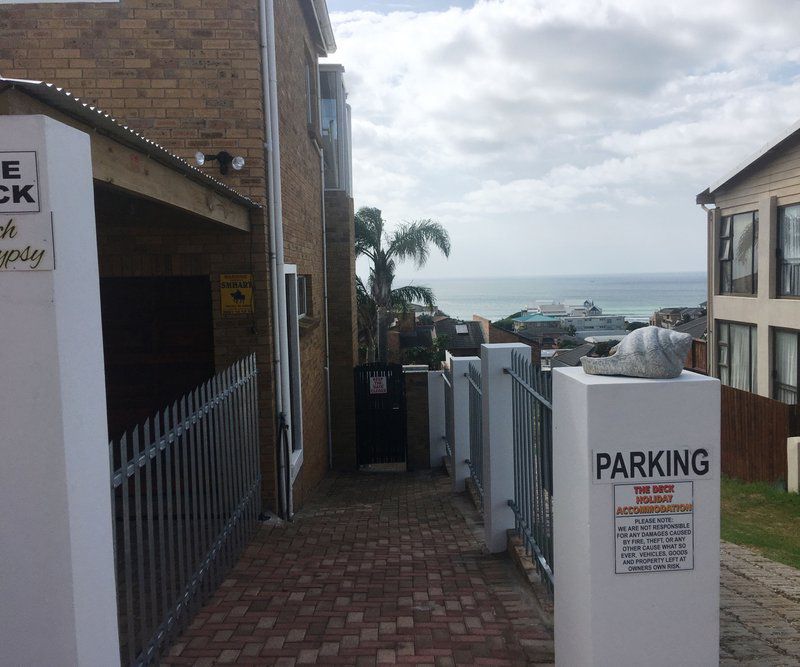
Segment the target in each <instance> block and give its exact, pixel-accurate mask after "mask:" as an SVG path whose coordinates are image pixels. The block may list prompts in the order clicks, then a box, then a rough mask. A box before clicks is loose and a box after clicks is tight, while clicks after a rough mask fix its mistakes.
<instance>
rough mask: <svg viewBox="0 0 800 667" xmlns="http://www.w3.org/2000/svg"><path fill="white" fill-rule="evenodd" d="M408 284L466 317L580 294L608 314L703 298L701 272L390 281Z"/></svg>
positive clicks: (641, 313)
mask: <svg viewBox="0 0 800 667" xmlns="http://www.w3.org/2000/svg"><path fill="white" fill-rule="evenodd" d="M409 283H414V284H420V285H427V286H428V287H431V288H432V289H433V291H434V294H435V296H436V302H437V304H438V306H439V308H440V309H441V310H443V311H444V312H445V313H447V314H448V315H450V316H451V317H457V318H460V319H467V320H469V319H472V315H473V314H476V315H483V316H484V317H488V318H489V319H491V320H498V319H501V318H503V317H506V316H508V315H510V314H511V313H515V312H517V311H518V310H520V309H521V308H523V307H524V306H531V307H533V306H535V305H536V301H537V300H555V301H562V300H568V301H573V300H583V299H591V300H593V301H594V303H595V305H596V306H598V307H599V308H602V309H603V313H606V314H609V315H625V316H626V317H629V318H633V319H646V318H647V317H649V316H650V315H651V314H652V313H653V312H654V311H656V310H658V309H659V308H669V307H672V306H697V305H698V304H700V303H702V302H703V301H705V300H706V299H707V292H706V274H705V272H691V273H639V274H634V273H627V274H615V275H611V274H609V275H583V276H531V277H529V278H430V279H426V278H422V277H419V278H415V279H413V280H409V279H405V280H404V279H402V278H397V279H396V280H395V286H400V285H407V284H409Z"/></svg>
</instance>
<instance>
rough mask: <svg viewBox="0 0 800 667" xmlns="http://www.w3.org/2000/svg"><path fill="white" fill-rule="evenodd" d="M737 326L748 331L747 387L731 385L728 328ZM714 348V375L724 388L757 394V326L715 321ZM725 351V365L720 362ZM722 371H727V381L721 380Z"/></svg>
mask: <svg viewBox="0 0 800 667" xmlns="http://www.w3.org/2000/svg"><path fill="white" fill-rule="evenodd" d="M731 325H733V326H739V327H747V329H748V340H747V347H748V355H747V356H748V365H749V367H748V372H747V381H748V387H747V388H742V387H734V386H733V385H732V384H731V371H732V370H733V363H732V361H733V356H732V354H731V332H730V326H731ZM726 328H727V335H726V336H724V339H725V340H723V335H722V332H723V330H725V329H726ZM714 347H715V350H714V351H715V355H716V356H715V362H716V363H715V369H716V375H717V378H718V379H719V381H720V382H721V383H722V384H724V385H725V386H726V387H732V388H733V389H739V390H741V391H748V392H750V393H752V394H755V393H757V392H758V378H757V372H758V357H757V355H758V326H757V325H756V324H753V323H751V322H736V321H733V320H717V322H716V345H715V346H714ZM723 350H724V351H725V363H723V362H722V361H721V360H722V356H723V355H722V351H723ZM722 369H725V370H727V376H728V377H727V381H725V380H723V377H722V376H723V372H722Z"/></svg>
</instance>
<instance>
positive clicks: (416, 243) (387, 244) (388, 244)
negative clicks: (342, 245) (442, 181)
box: [355, 206, 450, 361]
mask: <svg viewBox="0 0 800 667" xmlns="http://www.w3.org/2000/svg"><path fill="white" fill-rule="evenodd" d="M384 225H385V221H384V219H383V217H382V216H381V211H380V209H377V208H371V207H367V206H365V207H363V208H360V209H358V212H357V213H356V215H355V237H356V256H357V257H358V256H361V255H363V256H365V257H367V258H368V259H369V260H370V262H371V263H372V266H371V267H370V270H369V278H368V280H367V286H368V287H369V291H367V289H366V288H365V287H364V285H363V283H362V284H361V290H362V291H363V294H362V298H363V296H367V295H368V296H369V297H370V298H371V299H372V302H373V303H374V309H375V314H376V316H375V320H376V326H375V328H376V329H377V332H376V335H375V336H374V338H373V341H374V343H376V344H377V352H378V354H377V356H378V359H379V360H381V361H386V334H387V330H388V328H389V324H390V322H389V318H390V316H391V314H392V313H393V312H395V311H397V310H402V311H405V310H406V308H407V307H408V305H409V304H410V303H411V302H412V301H415V300H416V301H421V302H422V303H423V304H424V305H426V306H428V307H429V308H433V307H434V305H435V302H434V297H433V290H431V288H430V287H425V286H423V285H406V286H405V287H398V288H393V287H392V284H393V283H394V276H395V269H396V266H397V264H396V262H398V261H400V262H402V261H404V260H412V261H413V262H414V263H415V264H416V266H417V268H420V267H422V266H424V265H425V263H426V262H427V261H428V257H429V256H430V246H431V245H433V246H435V247H437V248H438V249H439V250H440V251H441V252H442V254H443V255H444V256H445V257H449V256H450V235H449V234H448V233H447V230H446V229H445V228H444V227H442V225H440V224H439V223H438V222H434V221H433V220H415V221H414V222H409V223H405V224H403V225H400V226H399V227H397V228H396V229H395V230H394V231H392V232H391V233H389V232H387V231H386V230H385V229H384ZM360 310H361V308H359V311H360Z"/></svg>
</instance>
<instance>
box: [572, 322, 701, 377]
mask: <svg viewBox="0 0 800 667" xmlns="http://www.w3.org/2000/svg"><path fill="white" fill-rule="evenodd" d="M691 344H692V337H691V336H690V335H689V334H687V333H680V332H679V331H672V330H670V329H662V328H661V327H642V328H641V329H636V330H635V331H632V332H631V333H629V334H628V335H627V336H625V338H623V339H622V341H621V342H620V343H619V344H618V345H617V346H615V347H613V348H612V349H611V356H608V357H581V365H582V366H583V370H584V372H585V373H588V374H589V375H625V376H627V377H636V378H659V379H664V378H674V377H678V376H679V375H680V374H681V372H682V371H683V363H684V361H685V359H686V355H687V354H688V352H689V347H690V346H691Z"/></svg>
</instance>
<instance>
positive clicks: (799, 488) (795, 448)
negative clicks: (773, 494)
mask: <svg viewBox="0 0 800 667" xmlns="http://www.w3.org/2000/svg"><path fill="white" fill-rule="evenodd" d="M786 461H787V463H788V470H787V471H786V488H787V490H788V491H789V493H798V492H800V438H797V437H791V438H787V439H786Z"/></svg>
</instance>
